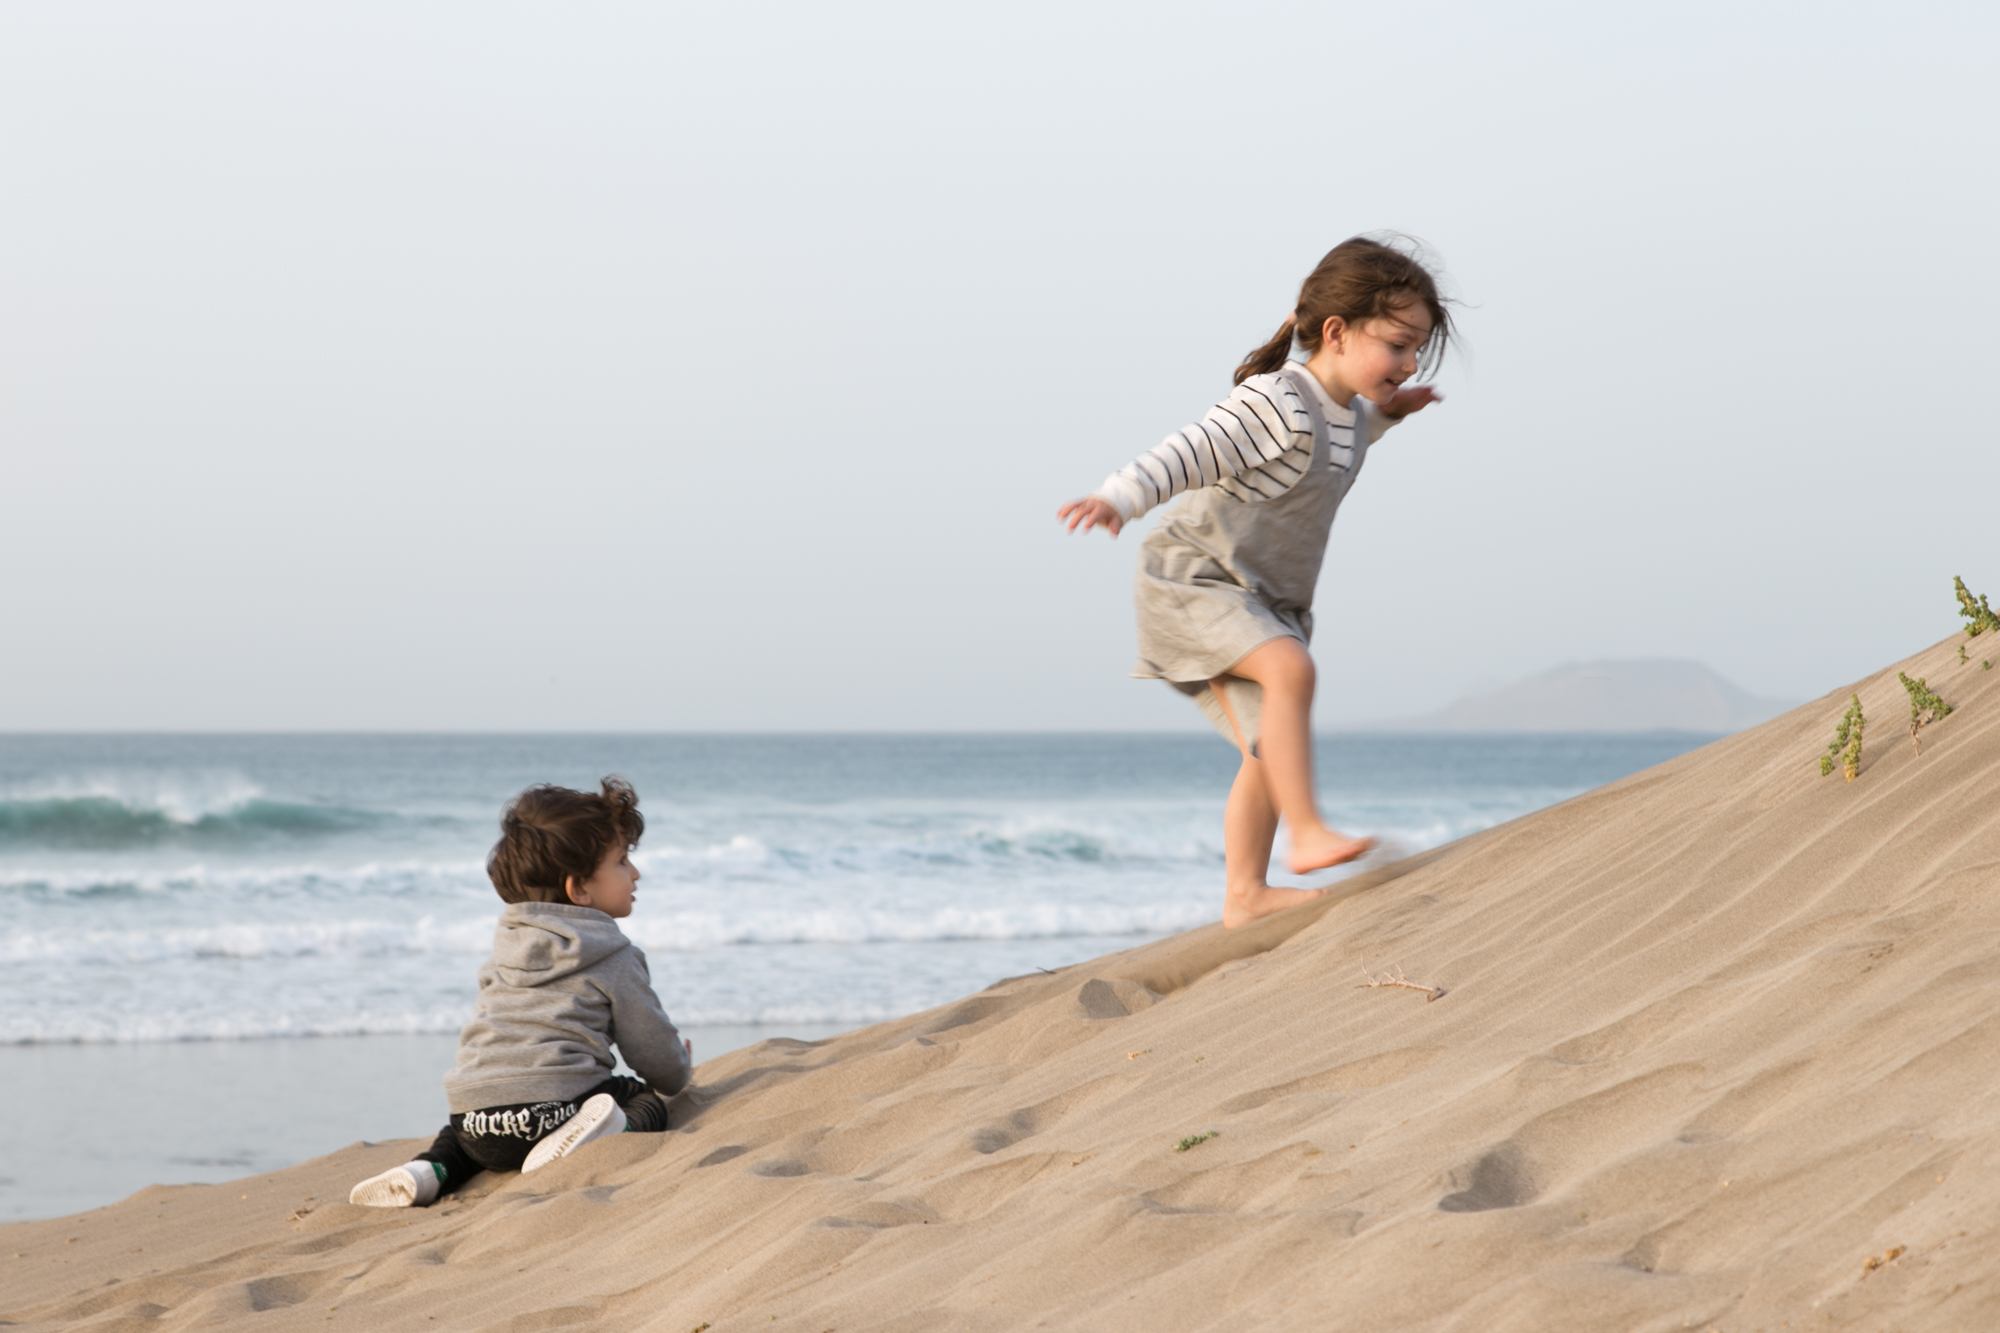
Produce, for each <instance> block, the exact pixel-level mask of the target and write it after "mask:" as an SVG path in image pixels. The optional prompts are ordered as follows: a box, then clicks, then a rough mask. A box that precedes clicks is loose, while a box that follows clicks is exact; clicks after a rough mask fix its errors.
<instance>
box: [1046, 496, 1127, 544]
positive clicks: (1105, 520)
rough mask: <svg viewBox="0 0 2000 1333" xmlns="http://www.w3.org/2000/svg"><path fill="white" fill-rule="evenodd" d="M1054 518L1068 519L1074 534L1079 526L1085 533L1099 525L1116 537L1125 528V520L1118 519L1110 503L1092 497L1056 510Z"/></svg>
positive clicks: (1086, 497)
mask: <svg viewBox="0 0 2000 1333" xmlns="http://www.w3.org/2000/svg"><path fill="white" fill-rule="evenodd" d="M1056 518H1057V519H1058V520H1062V519H1065V518H1066V519H1068V520H1069V530H1070V531H1071V532H1075V531H1076V530H1077V528H1078V526H1079V525H1081V527H1082V528H1083V530H1084V531H1085V532H1088V531H1090V530H1091V529H1092V528H1095V527H1098V526H1100V525H1101V526H1103V527H1105V528H1107V529H1109V530H1110V532H1111V535H1112V536H1114V537H1116V536H1117V535H1118V534H1119V532H1120V531H1122V530H1123V529H1124V527H1125V520H1124V519H1122V518H1120V517H1118V511H1117V510H1116V509H1114V508H1112V507H1111V502H1110V501H1109V500H1100V499H1098V498H1097V497H1096V496H1094V495H1088V496H1085V497H1084V498H1083V499H1081V500H1071V501H1070V502H1069V503H1068V504H1066V505H1064V506H1063V507H1062V508H1061V509H1058V510H1056Z"/></svg>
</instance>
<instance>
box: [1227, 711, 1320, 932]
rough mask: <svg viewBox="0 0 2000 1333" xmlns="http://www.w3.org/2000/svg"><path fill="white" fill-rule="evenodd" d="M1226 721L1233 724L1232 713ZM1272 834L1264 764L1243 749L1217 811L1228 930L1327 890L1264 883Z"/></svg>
mask: <svg viewBox="0 0 2000 1333" xmlns="http://www.w3.org/2000/svg"><path fill="white" fill-rule="evenodd" d="M1218 697H1220V696H1219V695H1218ZM1223 707H1224V708H1225V709H1227V708H1228V705H1227V704H1224V705H1223ZM1230 721H1231V723H1232V724H1233V723H1234V722H1235V718H1234V717H1233V716H1232V717H1231V718H1230ZM1239 734H1240V732H1239ZM1277 836H1278V807H1277V806H1275V805H1273V804H1272V803H1271V794H1270V792H1269V790H1267V789H1266V787H1265V785H1264V765H1263V763H1262V762H1261V761H1259V760H1256V759H1252V758H1251V757H1250V755H1249V754H1248V753H1247V752H1246V753H1245V754H1244V756H1243V767H1241V768H1239V769H1237V770H1236V782H1235V785H1233V786H1232V787H1230V789H1229V806H1228V808H1227V809H1226V810H1225V811H1224V812H1223V815H1222V847H1223V855H1224V858H1225V860H1226V863H1227V866H1228V872H1227V873H1228V878H1227V881H1226V885H1225V887H1224V889H1223V894H1222V924H1223V925H1224V926H1225V927H1228V928H1230V929H1232V930H1233V929H1235V928H1236V927H1237V926H1241V925H1244V924H1246V923H1248V922H1251V921H1255V920H1256V919H1257V918H1259V917H1264V916H1269V915H1270V914H1271V913H1273V912H1276V911H1280V910H1282V909H1284V908H1287V907H1292V906H1295V905H1297V904H1299V903H1302V902H1305V901H1307V900H1308V899H1311V898H1318V897H1321V896H1322V895H1324V894H1325V893H1326V890H1325V889H1285V888H1275V887H1273V886H1272V885H1271V884H1269V883H1267V882H1266V880H1265V876H1266V875H1268V874H1269V873H1270V870H1271V842H1272V839H1274V838H1276V837H1277Z"/></svg>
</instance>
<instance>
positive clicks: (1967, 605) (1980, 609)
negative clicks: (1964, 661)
mask: <svg viewBox="0 0 2000 1333" xmlns="http://www.w3.org/2000/svg"><path fill="white" fill-rule="evenodd" d="M1951 586H1952V588H1953V590H1954V591H1956V592H1957V593H1958V614H1959V615H1961V616H1963V617H1965V621H1966V625H1965V635H1966V637H1967V638H1969V639H1976V638H1978V637H1979V636H1980V635H1982V634H1984V633H1985V632H1986V631H1987V630H1994V631H2000V615H1996V614H1994V611H1993V608H1992V607H1990V606H1988V605H1987V604H1986V599H1985V598H1984V597H1974V596H1973V595H1972V589H1970V588H1968V587H1966V586H1965V580H1964V579H1962V578H1958V577H1956V576H1954V577H1953V579H1952V581H1951Z"/></svg>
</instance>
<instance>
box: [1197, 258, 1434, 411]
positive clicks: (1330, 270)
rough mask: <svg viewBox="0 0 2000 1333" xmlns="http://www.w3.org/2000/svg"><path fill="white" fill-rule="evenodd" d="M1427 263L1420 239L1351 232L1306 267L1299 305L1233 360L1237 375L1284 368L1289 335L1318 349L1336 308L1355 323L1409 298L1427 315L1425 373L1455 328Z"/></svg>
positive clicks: (1421, 358) (1391, 310) (1390, 311)
mask: <svg viewBox="0 0 2000 1333" xmlns="http://www.w3.org/2000/svg"><path fill="white" fill-rule="evenodd" d="M1432 263H1433V261H1432V260H1431V259H1430V256H1429V255H1428V254H1426V253H1425V251H1424V247H1423V244H1422V243H1421V242H1419V241H1416V240H1413V239H1411V238H1410V237H1407V236H1398V235H1395V234H1394V233H1387V234H1384V235H1383V236H1382V238H1381V239H1377V238H1376V237H1373V236H1356V237H1353V238H1351V239H1349V240H1345V241H1342V242H1341V243H1340V244H1339V245H1336V246H1334V247H1333V249H1331V250H1329V251H1328V252H1327V255H1326V258H1324V259H1322V260H1320V261H1319V265H1318V267H1316V268H1314V269H1313V271H1312V272H1311V273H1310V274H1308V275H1307V277H1306V280H1305V285H1304V286H1302V287H1301V288H1300V289H1299V303H1298V305H1297V306H1296V307H1295V308H1294V309H1293V310H1292V313H1291V315H1290V316H1288V317H1287V318H1286V320H1285V322H1284V324H1283V325H1282V326H1280V327H1279V329H1278V331H1277V332H1276V333H1275V334H1273V335H1272V336H1271V341H1269V342H1267V343H1265V344H1264V345H1263V346H1262V347H1259V348H1258V349H1257V350H1256V351H1254V352H1252V353H1250V355H1249V356H1246V357H1244V358H1243V364H1242V365H1240V366H1238V367H1236V382H1237V383H1238V384H1241V383H1242V382H1243V381H1244V380H1247V379H1249V378H1250V377H1251V376H1252V375H1268V374H1270V373H1271V372H1272V371H1274V370H1282V369H1283V368H1284V365H1285V361H1286V360H1287V359H1288V358H1289V357H1290V356H1291V352H1292V340H1293V339H1294V338H1297V340H1298V343H1299V346H1301V347H1303V348H1305V350H1306V354H1307V355H1308V356H1310V355H1312V354H1313V353H1315V352H1317V351H1319V343H1320V338H1321V336H1322V335H1323V333H1324V331H1325V329H1326V321H1327V320H1328V319H1330V318H1332V317H1333V316H1335V315H1338V316H1339V317H1340V318H1341V319H1342V320H1343V321H1345V322H1346V323H1347V324H1348V325H1349V326H1350V327H1356V326H1359V325H1361V324H1365V323H1367V322H1368V321H1369V320H1371V319H1383V318H1393V317H1394V316H1395V312H1396V311H1397V309H1399V308H1401V307H1403V306H1407V305H1412V304H1415V305H1421V306H1422V307H1423V308H1424V309H1425V311H1426V312H1428V313H1429V315H1430V317H1431V333H1430V337H1429V338H1427V339H1426V340H1425V341H1424V345H1423V348H1422V349H1421V350H1420V352H1419V354H1418V359H1417V370H1418V374H1419V376H1420V377H1427V376H1428V375H1429V374H1430V372H1431V371H1433V370H1435V369H1436V368H1437V363H1438V359H1439V358H1440V357H1441V356H1443V355H1444V349H1445V347H1446V345H1447V344H1448V343H1450V341H1451V336H1452V333H1453V332H1454V330H1453V328H1452V323H1451V311H1450V309H1448V308H1447V304H1448V301H1449V298H1448V297H1446V296H1444V295H1443V294H1442V293H1441V292H1439V291H1438V284H1437V278H1436V277H1435V276H1433V275H1432V272H1431V266H1432Z"/></svg>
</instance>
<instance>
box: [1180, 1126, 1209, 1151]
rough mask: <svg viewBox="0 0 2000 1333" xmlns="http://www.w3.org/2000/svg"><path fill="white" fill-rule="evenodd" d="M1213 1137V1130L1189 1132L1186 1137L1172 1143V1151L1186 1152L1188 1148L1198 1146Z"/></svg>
mask: <svg viewBox="0 0 2000 1333" xmlns="http://www.w3.org/2000/svg"><path fill="white" fill-rule="evenodd" d="M1214 1137H1215V1134H1214V1132H1213V1131H1211V1132H1209V1133H1207V1134H1190V1135H1188V1136H1187V1137H1186V1138H1184V1139H1182V1140H1181V1141H1180V1142H1179V1143H1176V1144H1175V1145H1174V1151H1175V1152H1186V1151H1187V1150H1188V1149H1189V1148H1198V1147H1200V1146H1201V1145H1202V1144H1204V1143H1207V1142H1208V1141H1209V1140H1210V1139H1212V1138H1214Z"/></svg>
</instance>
